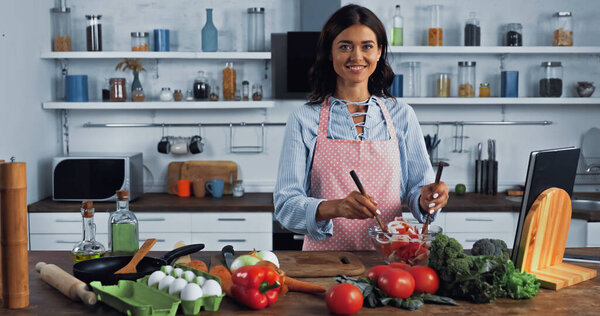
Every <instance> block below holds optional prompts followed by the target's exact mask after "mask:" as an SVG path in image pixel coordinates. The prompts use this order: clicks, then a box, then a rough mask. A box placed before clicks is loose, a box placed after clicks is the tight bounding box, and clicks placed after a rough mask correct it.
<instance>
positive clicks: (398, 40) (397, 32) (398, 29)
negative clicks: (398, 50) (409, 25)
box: [392, 4, 404, 46]
mask: <svg viewBox="0 0 600 316" xmlns="http://www.w3.org/2000/svg"><path fill="white" fill-rule="evenodd" d="M403 32H404V29H403V27H402V16H401V15H400V5H399V4H397V5H396V13H394V22H393V25H392V46H402V45H403Z"/></svg>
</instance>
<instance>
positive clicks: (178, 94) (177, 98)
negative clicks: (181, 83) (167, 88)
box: [173, 89, 183, 101]
mask: <svg viewBox="0 0 600 316" xmlns="http://www.w3.org/2000/svg"><path fill="white" fill-rule="evenodd" d="M173 100H175V101H181V100H183V93H181V90H179V89H175V91H174V92H173Z"/></svg>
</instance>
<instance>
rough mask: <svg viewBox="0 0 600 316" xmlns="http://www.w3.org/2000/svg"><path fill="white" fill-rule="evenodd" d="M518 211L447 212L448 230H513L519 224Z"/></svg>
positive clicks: (457, 231)
mask: <svg viewBox="0 0 600 316" xmlns="http://www.w3.org/2000/svg"><path fill="white" fill-rule="evenodd" d="M517 218H518V213H516V212H514V213H513V212H502V213H491V212H490V213H477V212H475V213H471V212H469V213H466V212H465V213H454V212H452V213H446V227H445V228H446V229H445V231H446V232H449V233H450V232H452V233H462V232H473V233H485V232H496V233H502V232H513V231H514V230H515V228H516V226H517Z"/></svg>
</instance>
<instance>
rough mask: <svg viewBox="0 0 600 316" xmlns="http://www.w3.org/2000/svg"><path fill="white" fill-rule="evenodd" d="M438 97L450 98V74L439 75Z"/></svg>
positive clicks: (437, 82)
mask: <svg viewBox="0 0 600 316" xmlns="http://www.w3.org/2000/svg"><path fill="white" fill-rule="evenodd" d="M436 95H437V96H438V97H449V96H450V74H448V73H439V74H437V80H436Z"/></svg>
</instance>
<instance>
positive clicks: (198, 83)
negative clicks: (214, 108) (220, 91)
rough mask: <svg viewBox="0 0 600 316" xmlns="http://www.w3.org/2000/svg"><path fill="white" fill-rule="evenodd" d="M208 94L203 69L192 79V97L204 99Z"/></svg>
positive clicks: (207, 85) (206, 80)
mask: <svg viewBox="0 0 600 316" xmlns="http://www.w3.org/2000/svg"><path fill="white" fill-rule="evenodd" d="M209 95H210V85H209V84H208V78H207V77H206V76H205V75H204V71H202V70H200V71H198V76H197V77H196V79H195V80H194V99H196V100H206V99H208V96H209Z"/></svg>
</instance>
